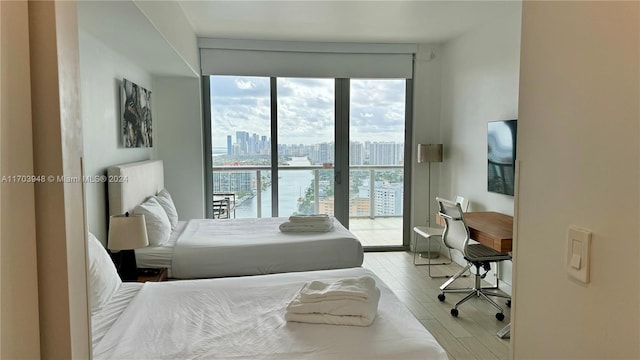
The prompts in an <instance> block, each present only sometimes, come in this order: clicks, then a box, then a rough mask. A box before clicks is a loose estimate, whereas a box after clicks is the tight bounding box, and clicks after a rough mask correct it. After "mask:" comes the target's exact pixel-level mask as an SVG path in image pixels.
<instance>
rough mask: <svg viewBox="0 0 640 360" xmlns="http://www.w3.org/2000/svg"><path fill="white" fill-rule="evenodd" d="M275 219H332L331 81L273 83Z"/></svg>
mask: <svg viewBox="0 0 640 360" xmlns="http://www.w3.org/2000/svg"><path fill="white" fill-rule="evenodd" d="M276 90H277V91H276V93H277V108H278V121H277V123H278V125H277V129H278V132H277V137H278V215H279V216H290V215H293V214H318V213H326V214H330V215H333V214H334V211H333V208H334V206H333V205H334V202H333V163H334V159H335V155H334V154H335V146H334V133H335V82H334V80H333V79H307V78H278V79H277V88H276Z"/></svg>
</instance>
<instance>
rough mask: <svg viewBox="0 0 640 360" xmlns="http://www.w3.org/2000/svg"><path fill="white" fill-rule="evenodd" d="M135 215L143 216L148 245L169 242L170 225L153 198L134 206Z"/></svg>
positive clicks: (162, 210)
mask: <svg viewBox="0 0 640 360" xmlns="http://www.w3.org/2000/svg"><path fill="white" fill-rule="evenodd" d="M133 213H134V214H135V215H144V223H145V225H146V226H147V237H148V238H149V245H162V244H164V243H166V242H167V241H168V240H169V236H170V235H171V223H170V222H169V218H168V217H167V213H166V212H165V211H164V209H163V208H162V206H161V205H160V203H159V202H158V200H157V199H156V197H155V196H152V197H150V198H149V199H147V201H145V202H143V203H142V204H140V205H138V206H136V207H135V208H134V209H133Z"/></svg>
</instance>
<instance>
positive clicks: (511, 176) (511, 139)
mask: <svg viewBox="0 0 640 360" xmlns="http://www.w3.org/2000/svg"><path fill="white" fill-rule="evenodd" d="M517 132H518V121H517V120H501V121H490V122H488V124H487V160H488V161H487V190H489V191H490V192H495V193H500V194H506V195H512V196H513V194H514V191H513V188H514V183H515V169H516V134H517Z"/></svg>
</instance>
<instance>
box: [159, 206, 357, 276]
mask: <svg viewBox="0 0 640 360" xmlns="http://www.w3.org/2000/svg"><path fill="white" fill-rule="evenodd" d="M286 220H287V218H261V219H231V220H210V219H197V220H190V221H189V223H188V224H187V225H186V227H185V229H184V230H183V231H182V234H181V235H180V236H179V238H178V240H177V242H176V245H175V248H174V251H173V260H172V265H171V271H172V276H173V277H175V278H179V279H193V278H211V277H223V276H242V275H260V274H273V273H281V272H292V271H308V270H324V269H341V268H350V267H356V266H360V265H362V260H363V258H364V253H363V250H362V244H361V243H360V241H359V240H358V238H356V237H355V236H354V235H353V233H351V232H350V231H349V230H347V229H346V228H345V227H344V226H342V225H341V224H340V222H338V221H337V220H334V230H333V231H329V232H323V233H283V232H281V231H280V230H279V229H278V227H279V225H280V224H281V223H283V222H284V221H286Z"/></svg>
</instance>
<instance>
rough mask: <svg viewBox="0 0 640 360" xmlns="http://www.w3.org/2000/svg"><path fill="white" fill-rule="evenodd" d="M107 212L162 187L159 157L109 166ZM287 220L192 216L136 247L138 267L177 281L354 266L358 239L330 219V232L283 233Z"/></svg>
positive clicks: (358, 259)
mask: <svg viewBox="0 0 640 360" xmlns="http://www.w3.org/2000/svg"><path fill="white" fill-rule="evenodd" d="M108 174H109V179H119V180H121V181H113V182H109V212H110V214H111V215H119V214H124V213H125V212H130V211H133V209H134V208H135V207H136V206H137V205H138V204H140V203H142V202H144V201H145V200H146V199H147V198H149V197H151V196H155V195H156V194H157V193H158V192H160V191H161V190H163V189H164V168H163V163H162V161H160V160H151V161H142V162H136V163H129V164H123V165H118V166H113V167H110V168H109V170H108ZM286 220H287V218H259V219H216V220H213V219H193V220H188V221H180V222H178V224H177V226H176V227H175V229H174V230H173V231H172V233H171V236H170V237H169V240H168V241H167V242H165V243H163V244H161V245H155V246H149V247H146V248H142V249H136V261H137V265H138V267H139V268H168V270H169V276H170V277H173V278H180V279H192V278H211V277H224V276H243V275H260V274H271V273H282V272H292V271H309V270H325V269H340V268H350V267H358V266H361V265H362V261H363V258H364V253H363V249H362V244H361V243H360V241H359V240H358V238H357V237H356V236H355V235H354V234H353V233H351V232H350V231H349V230H348V229H346V228H345V227H344V226H343V225H342V224H340V222H339V221H337V220H336V219H333V222H334V229H333V230H332V231H329V232H296V233H284V232H281V231H280V230H279V226H280V224H282V223H283V222H285V221H286Z"/></svg>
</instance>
